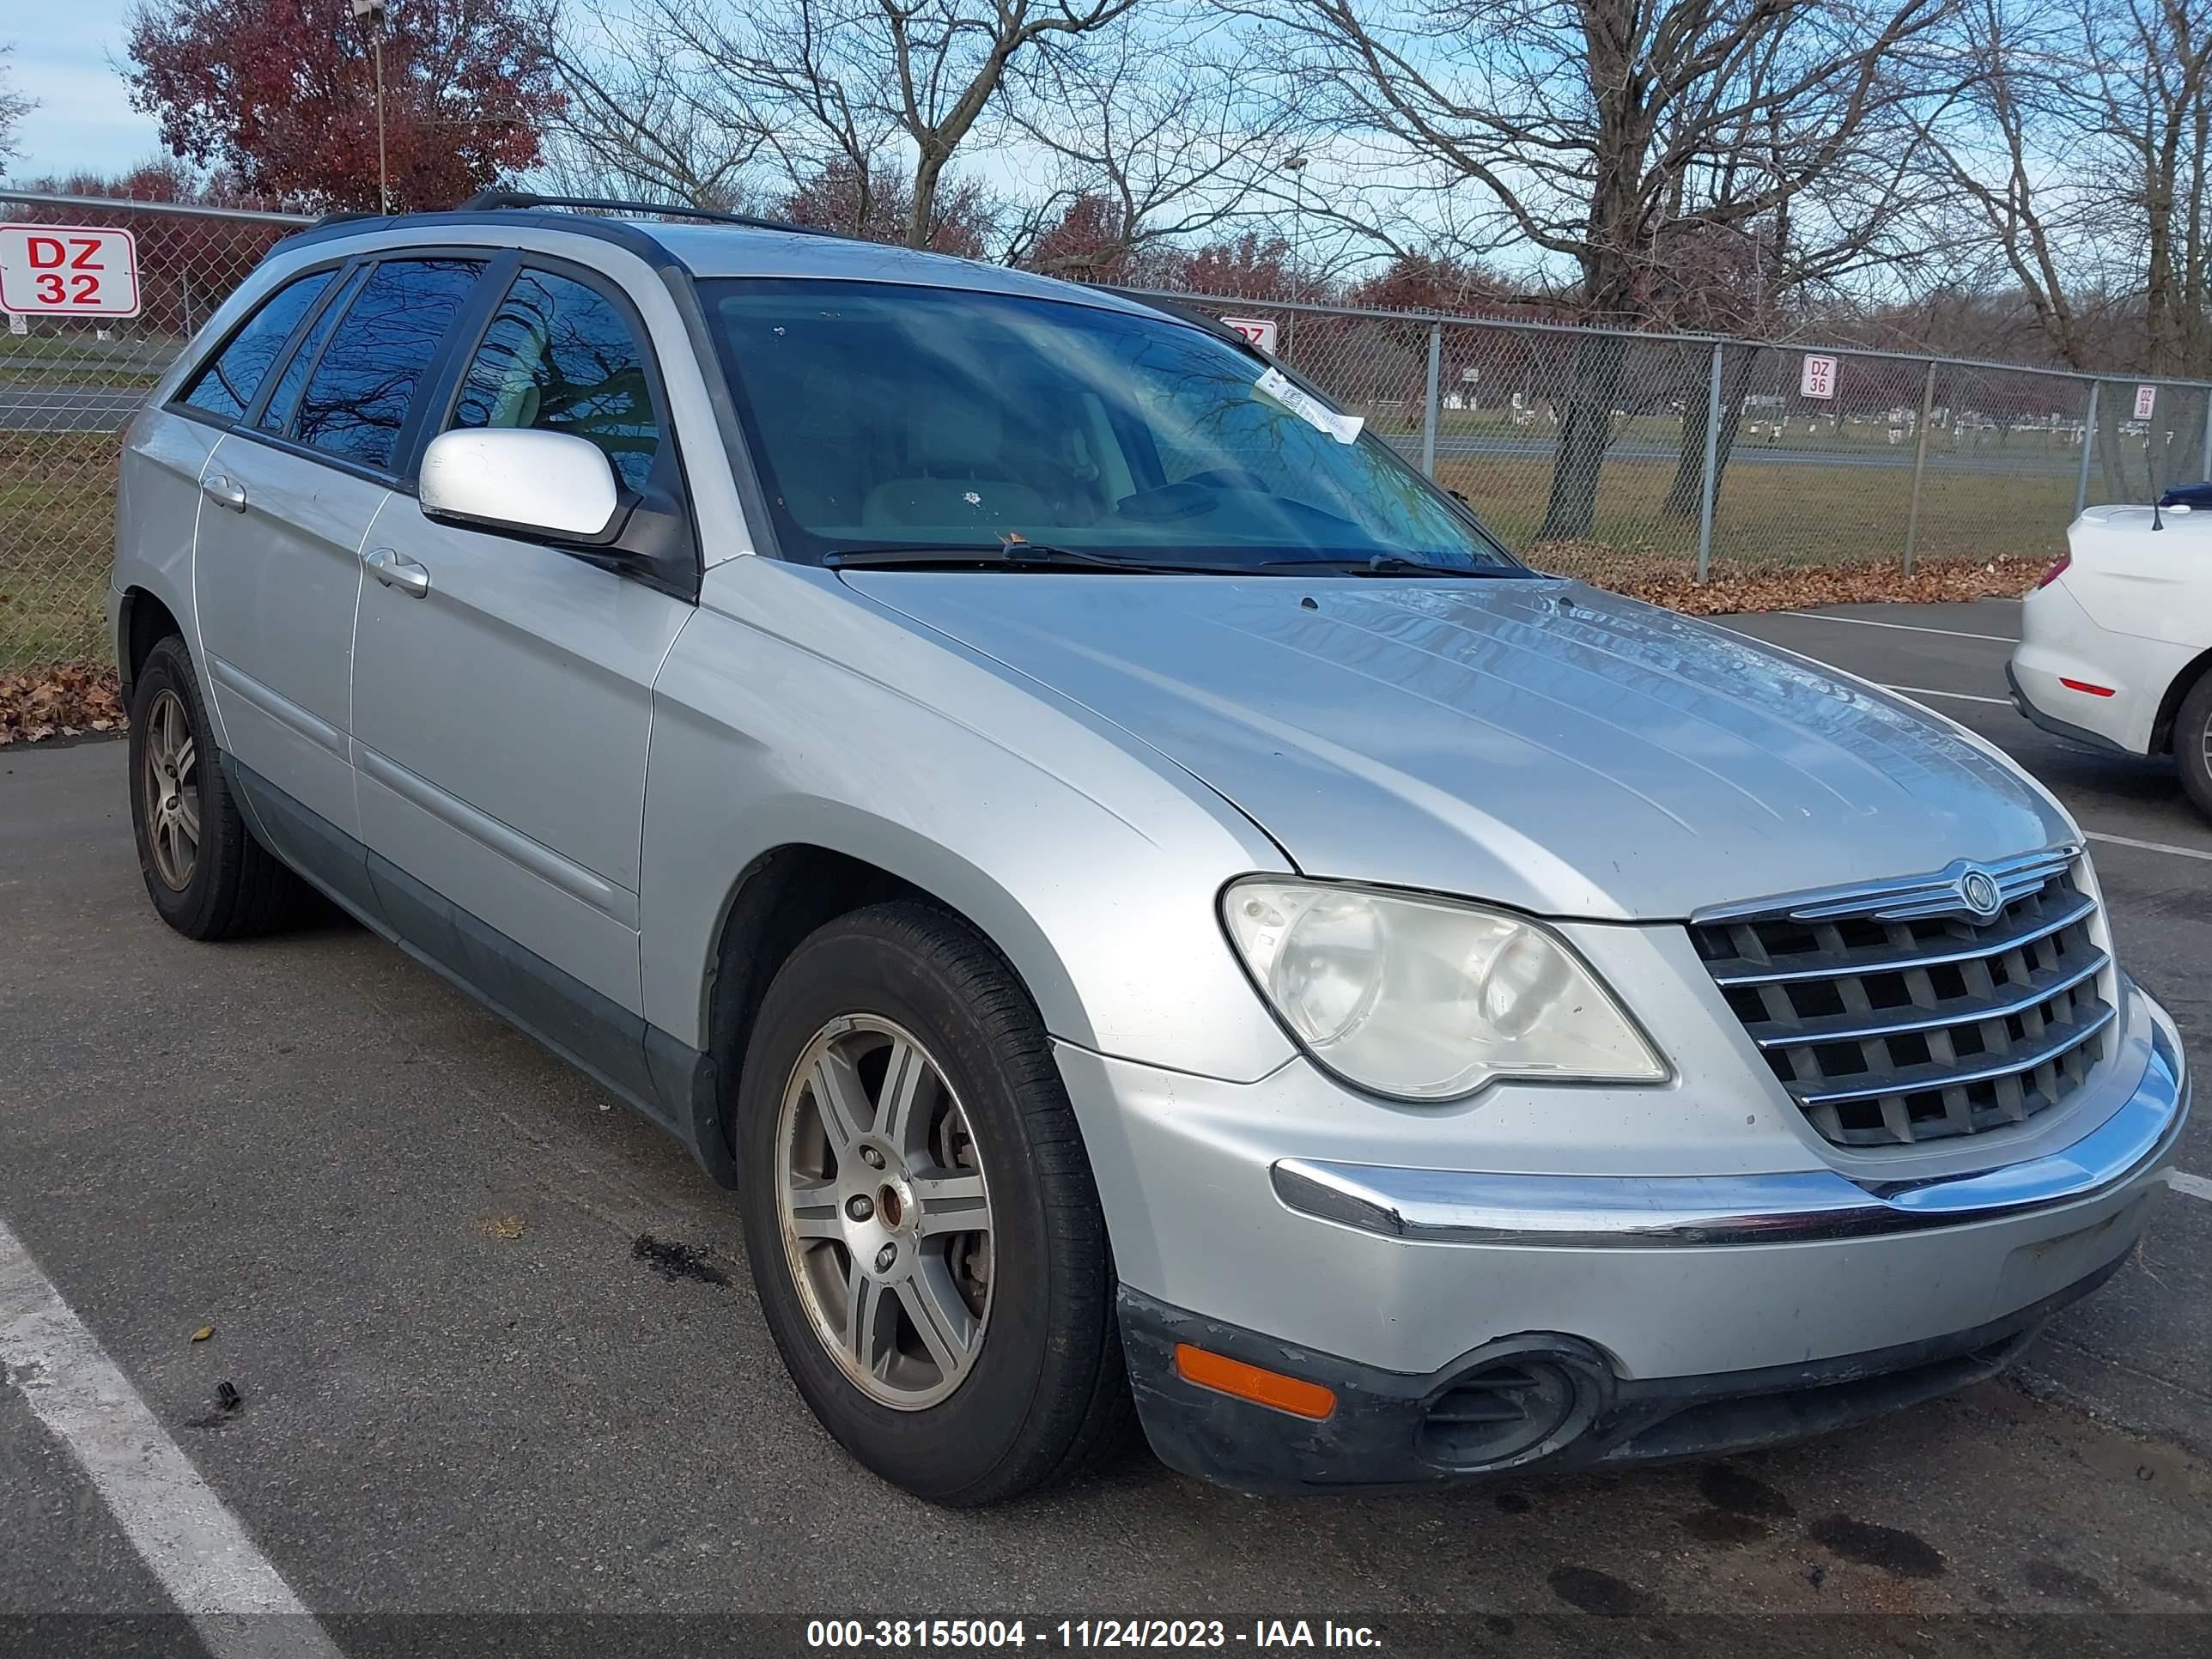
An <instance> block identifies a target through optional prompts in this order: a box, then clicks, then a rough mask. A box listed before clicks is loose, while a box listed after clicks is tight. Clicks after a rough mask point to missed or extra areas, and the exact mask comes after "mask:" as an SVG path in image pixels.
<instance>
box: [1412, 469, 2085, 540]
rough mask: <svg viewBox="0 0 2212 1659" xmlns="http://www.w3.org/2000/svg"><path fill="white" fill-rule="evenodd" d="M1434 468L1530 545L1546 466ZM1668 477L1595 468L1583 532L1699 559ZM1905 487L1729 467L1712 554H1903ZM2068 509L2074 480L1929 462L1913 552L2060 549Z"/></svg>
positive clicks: (1832, 472)
mask: <svg viewBox="0 0 2212 1659" xmlns="http://www.w3.org/2000/svg"><path fill="white" fill-rule="evenodd" d="M1673 478H1674V466H1673V464H1672V463H1670V462H1653V461H1609V462H1607V464H1606V466H1605V469H1604V471H1602V472H1601V473H1600V475H1599V477H1598V512H1597V526H1596V531H1595V534H1594V535H1593V536H1592V537H1591V538H1590V540H1591V541H1592V542H1593V543H1595V544H1598V545H1599V546H1601V547H1610V548H1617V549H1619V550H1620V551H1622V552H1624V553H1636V554H1662V555H1667V556H1676V557H1680V559H1682V560H1684V561H1685V562H1691V561H1694V560H1695V558H1696V556H1697V550H1698V525H1697V520H1695V519H1694V518H1690V519H1677V518H1671V517H1668V516H1667V515H1666V514H1665V513H1663V512H1662V505H1663V503H1664V501H1665V498H1666V494H1667V487H1668V484H1669V483H1671V482H1672V481H1673ZM1437 481H1438V482H1439V483H1443V484H1445V485H1448V486H1449V487H1450V488H1451V489H1457V490H1458V491H1460V492H1461V493H1462V495H1465V496H1466V497H1467V498H1468V501H1469V502H1471V503H1472V504H1473V506H1474V509H1475V511H1476V512H1478V513H1480V514H1481V515H1482V517H1483V520H1484V522H1486V524H1488V525H1489V526H1490V527H1491V528H1492V530H1494V531H1496V532H1498V535H1499V536H1501V537H1503V538H1504V540H1505V541H1506V543H1507V544H1508V545H1510V546H1511V547H1513V548H1514V549H1516V550H1519V551H1522V552H1532V550H1533V544H1534V538H1535V534H1536V531H1537V529H1538V527H1539V526H1541V523H1542V521H1543V516H1544V503H1545V499H1546V495H1547V491H1548V489H1549V488H1550V483H1551V469H1550V467H1549V466H1548V465H1542V464H1531V463H1527V462H1516V461H1489V460H1465V461H1443V462H1439V463H1438V464H1437ZM1911 492H1912V477H1911V473H1910V472H1909V471H1905V470H1904V469H1901V468H1900V469H1899V470H1898V471H1895V472H1892V471H1889V470H1888V469H1887V468H1874V467H1864V466H1820V465H1811V464H1808V465H1801V466H1778V465H1762V466H1746V467H1741V468H1731V469H1730V470H1729V471H1728V472H1727V473H1726V474H1724V475H1723V477H1722V480H1721V492H1720V499H1719V500H1718V501H1717V503H1716V504H1715V507H1714V512H1713V560H1714V562H1715V563H1716V565H1719V564H1723V563H1735V564H1747V565H1768V564H1792V565H1799V564H1842V563H1851V564H1860V563H1877V562H1889V561H1897V560H1901V559H1902V558H1903V557H1904V554H1905V521H1906V519H1907V517H1908V515H1909V513H1910V510H1911ZM2073 513H2074V483H2073V481H2072V480H2071V479H2070V478H2064V477H2039V476H2036V475H2033V474H2028V475H2026V476H2019V477H2015V476H2011V475H2006V474H1991V473H1972V472H1969V473H1934V472H1931V473H1930V474H1929V477H1928V480H1927V483H1926V484H1925V485H1924V487H1923V493H1922V496H1921V502H1920V531H1919V536H1918V538H1917V543H1916V545H1915V551H1916V554H1917V556H1920V557H1923V558H1954V557H1966V558H1979V557H1985V556H1996V555H2000V554H2008V555H2012V556H2019V557H2032V558H2033V557H2044V556H2049V557H2053V558H2055V557H2057V555H2058V553H2059V551H2060V550H2062V549H2063V545H2064V538H2065V529H2066V525H2067V522H2068V520H2070V519H2071V518H2072V517H2073ZM1540 562H1541V559H1540Z"/></svg>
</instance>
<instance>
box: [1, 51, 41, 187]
mask: <svg viewBox="0 0 2212 1659" xmlns="http://www.w3.org/2000/svg"><path fill="white" fill-rule="evenodd" d="M14 52H15V42H14V41H12V40H11V41H9V43H8V44H7V45H5V46H0V161H9V160H12V159H13V158H14V156H15V150H16V143H15V135H16V130H17V129H18V128H19V127H20V126H21V125H22V120H23V118H24V117H25V116H26V115H28V114H29V113H30V112H32V111H33V110H34V109H36V108H38V106H39V100H37V99H35V98H33V97H30V96H28V95H27V94H23V93H20V92H18V91H16V90H15V84H14V82H15V76H14V74H13V66H12V65H10V64H9V63H8V62H7V61H6V60H7V58H9V57H10V56H11V55H12V54H13V53H14Z"/></svg>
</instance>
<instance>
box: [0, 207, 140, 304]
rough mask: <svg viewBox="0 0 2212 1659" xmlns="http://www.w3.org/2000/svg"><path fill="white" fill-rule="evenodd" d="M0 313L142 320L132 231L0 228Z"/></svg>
mask: <svg viewBox="0 0 2212 1659" xmlns="http://www.w3.org/2000/svg"><path fill="white" fill-rule="evenodd" d="M0 311H10V312H15V313H21V314H23V315H28V316H36V317H136V316H137V314H138V244H137V242H135V241H133V240H131V233H130V232H129V231H127V230H106V229H98V228H92V227H89V226H87V227H82V228H80V227H78V226H74V225H0Z"/></svg>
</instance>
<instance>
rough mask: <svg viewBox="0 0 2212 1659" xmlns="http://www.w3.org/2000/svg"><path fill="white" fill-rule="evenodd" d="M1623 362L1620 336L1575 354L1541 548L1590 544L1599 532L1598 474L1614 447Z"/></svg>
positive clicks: (1597, 337)
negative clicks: (1553, 544) (1615, 406)
mask: <svg viewBox="0 0 2212 1659" xmlns="http://www.w3.org/2000/svg"><path fill="white" fill-rule="evenodd" d="M1627 361H1628V341H1627V338H1626V336H1623V335H1619V334H1592V335H1589V336H1586V337H1584V338H1583V340H1582V342H1581V343H1579V344H1578V345H1577V346H1576V348H1575V357H1574V367H1573V368H1572V370H1571V379H1570V380H1569V382H1568V385H1567V391H1566V396H1565V398H1564V399H1563V402H1564V404H1565V415H1564V416H1563V417H1562V418H1561V420H1560V422H1559V446H1558V449H1557V451H1556V453H1555V454H1554V457H1553V462H1552V497H1551V501H1549V503H1548V504H1547V506H1546V507H1545V509H1544V523H1543V526H1542V528H1541V529H1540V530H1538V531H1537V532H1536V539H1537V540H1538V541H1540V542H1583V541H1588V540H1589V538H1590V534H1591V532H1593V531H1594V530H1595V528H1596V527H1597V480H1598V473H1599V471H1600V470H1601V468H1602V467H1603V466H1604V465H1605V452H1606V450H1607V447H1609V446H1610V445H1611V444H1612V442H1613V404H1616V403H1618V402H1619V401H1620V376H1621V371H1622V368H1623V367H1624V366H1625V365H1626V362H1627Z"/></svg>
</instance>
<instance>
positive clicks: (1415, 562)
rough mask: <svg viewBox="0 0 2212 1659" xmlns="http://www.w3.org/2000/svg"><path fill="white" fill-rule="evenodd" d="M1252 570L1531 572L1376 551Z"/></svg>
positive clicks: (1271, 563)
mask: <svg viewBox="0 0 2212 1659" xmlns="http://www.w3.org/2000/svg"><path fill="white" fill-rule="evenodd" d="M1252 568H1254V569H1255V570H1312V571H1318V572H1326V573H1328V574H1335V575H1342V576H1466V577H1471V578H1473V579H1474V580H1478V581H1481V580H1491V579H1492V578H1495V577H1499V576H1528V575H1533V574H1534V572H1533V571H1529V570H1525V569H1523V568H1521V567H1520V566H1518V565H1511V564H1429V563H1425V562H1423V561H1421V560H1419V559H1407V558H1401V557H1400V556H1398V555H1397V554H1395V553H1377V554H1375V555H1373V556H1371V557H1369V558H1364V559H1269V560H1267V562H1265V563H1264V564H1258V565H1255V566H1253V567H1252Z"/></svg>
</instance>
